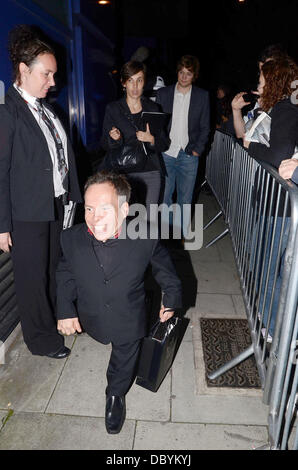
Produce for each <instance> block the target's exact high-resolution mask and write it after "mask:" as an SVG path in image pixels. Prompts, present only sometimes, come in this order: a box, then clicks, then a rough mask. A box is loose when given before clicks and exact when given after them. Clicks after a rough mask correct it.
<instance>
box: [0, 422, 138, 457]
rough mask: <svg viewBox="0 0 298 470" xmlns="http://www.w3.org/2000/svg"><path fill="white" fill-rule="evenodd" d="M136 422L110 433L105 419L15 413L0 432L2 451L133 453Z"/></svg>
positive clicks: (128, 423) (126, 423) (0, 447)
mask: <svg viewBox="0 0 298 470" xmlns="http://www.w3.org/2000/svg"><path fill="white" fill-rule="evenodd" d="M134 432H135V422H134V421H130V420H126V421H125V423H124V426H123V429H122V431H121V433H120V434H117V435H110V434H107V432H106V429H105V423H104V419H103V418H90V417H82V416H80V417H78V416H62V415H53V414H52V415H51V414H41V413H16V414H14V415H13V416H12V417H11V418H10V419H9V420H8V421H7V423H6V424H5V426H4V427H3V429H2V431H1V433H0V449H1V450H103V449H115V450H116V449H117V450H130V449H132V446H133V439H134Z"/></svg>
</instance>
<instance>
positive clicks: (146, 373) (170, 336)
mask: <svg viewBox="0 0 298 470" xmlns="http://www.w3.org/2000/svg"><path fill="white" fill-rule="evenodd" d="M188 323H189V319H186V318H179V317H172V318H170V319H169V320H168V321H166V322H164V323H161V322H158V323H157V324H155V325H154V326H153V328H152V330H151V332H150V334H149V336H148V337H146V338H144V339H143V344H142V349H141V353H140V359H139V366H138V372H137V378H136V384H137V385H140V386H141V387H144V388H146V389H148V390H151V392H157V390H158V388H159V387H160V385H161V383H162V381H163V379H164V378H165V376H166V374H167V372H168V370H169V369H170V367H171V365H172V364H173V361H174V359H175V356H176V353H177V351H178V348H179V346H180V343H181V341H182V339H183V336H184V333H185V331H186V328H187V325H188Z"/></svg>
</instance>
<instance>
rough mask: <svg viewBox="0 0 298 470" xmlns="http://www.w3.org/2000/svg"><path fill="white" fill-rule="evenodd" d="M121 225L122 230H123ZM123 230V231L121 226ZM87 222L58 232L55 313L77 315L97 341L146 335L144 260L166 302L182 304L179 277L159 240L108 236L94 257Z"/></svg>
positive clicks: (166, 304)
mask: <svg viewBox="0 0 298 470" xmlns="http://www.w3.org/2000/svg"><path fill="white" fill-rule="evenodd" d="M124 228H125V227H124V226H122V230H124ZM121 233H122V232H121ZM93 243H94V238H93V236H92V235H90V234H89V233H88V231H87V226H86V224H79V225H75V226H73V227H71V228H70V229H67V230H65V231H64V232H62V234H61V246H62V251H63V257H62V259H61V260H60V263H59V265H58V269H57V318H58V319H65V318H74V317H77V316H79V319H80V322H81V324H82V325H83V327H84V329H85V331H86V332H87V333H88V334H89V335H90V336H92V337H93V338H94V339H96V340H97V341H100V342H102V343H108V342H110V341H112V342H115V343H118V344H121V343H123V344H124V343H127V342H131V341H135V340H137V339H139V338H142V337H144V336H145V335H146V330H147V323H148V319H147V318H146V309H145V291H144V275H145V271H146V269H147V267H148V265H149V264H150V263H151V265H152V273H153V275H154V277H155V279H156V281H157V282H158V284H159V285H160V286H161V289H162V291H163V293H164V295H163V304H164V306H165V307H172V308H179V307H181V283H180V280H179V279H178V277H177V275H176V273H175V269H174V267H173V264H172V262H171V259H170V257H169V254H168V252H167V250H166V249H165V248H164V247H163V246H162V245H161V243H160V242H159V240H150V239H149V238H147V239H137V240H131V239H129V238H128V237H127V238H123V239H122V238H118V239H110V240H107V241H106V242H105V243H102V242H99V243H101V244H102V249H103V250H106V251H104V254H102V259H98V258H97V256H96V254H95V250H94V245H93Z"/></svg>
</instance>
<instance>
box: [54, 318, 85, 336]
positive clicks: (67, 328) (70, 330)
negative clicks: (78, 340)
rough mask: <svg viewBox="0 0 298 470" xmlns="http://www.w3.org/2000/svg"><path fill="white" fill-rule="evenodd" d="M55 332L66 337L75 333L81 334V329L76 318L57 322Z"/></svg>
mask: <svg viewBox="0 0 298 470" xmlns="http://www.w3.org/2000/svg"><path fill="white" fill-rule="evenodd" d="M57 330H58V331H60V332H61V333H62V334H63V335H67V336H69V335H73V334H75V332H76V331H77V332H78V333H82V328H81V325H80V322H79V319H78V318H77V317H76V318H66V319H65V320H58V324H57Z"/></svg>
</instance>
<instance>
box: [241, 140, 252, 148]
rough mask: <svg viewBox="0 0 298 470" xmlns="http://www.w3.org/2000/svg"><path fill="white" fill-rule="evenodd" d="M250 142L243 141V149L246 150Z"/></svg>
mask: <svg viewBox="0 0 298 470" xmlns="http://www.w3.org/2000/svg"><path fill="white" fill-rule="evenodd" d="M249 144H250V142H249V141H248V140H245V139H243V147H245V148H246V149H248V147H249Z"/></svg>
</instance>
